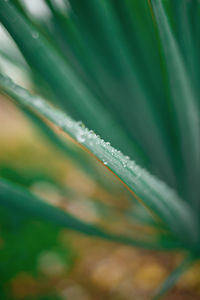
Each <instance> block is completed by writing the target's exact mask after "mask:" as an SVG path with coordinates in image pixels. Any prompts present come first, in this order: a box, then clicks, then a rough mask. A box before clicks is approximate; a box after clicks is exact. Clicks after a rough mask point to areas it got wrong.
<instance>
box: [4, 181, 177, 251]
mask: <svg viewBox="0 0 200 300" xmlns="http://www.w3.org/2000/svg"><path fill="white" fill-rule="evenodd" d="M0 205H1V206H3V207H7V208H9V209H11V210H14V211H15V212H16V213H17V212H19V213H20V214H25V215H27V214H28V215H29V216H31V217H34V218H39V219H40V218H41V219H42V220H46V221H49V222H51V223H53V224H56V225H59V226H61V227H66V228H68V229H71V230H75V231H78V232H81V233H84V234H86V235H89V236H93V237H97V238H101V239H106V240H109V241H113V242H118V243H122V244H127V245H132V246H138V247H142V248H148V249H160V250H162V249H170V248H171V249H174V248H175V249H176V248H177V249H178V248H179V247H180V245H179V244H178V243H176V242H174V241H173V240H172V241H167V240H165V241H163V242H162V241H161V243H159V241H157V240H156V239H154V240H152V239H149V238H148V237H147V239H146V240H145V241H143V240H134V239H132V238H129V237H126V236H121V235H115V234H112V233H109V232H106V231H104V230H102V229H100V228H98V227H96V226H95V225H90V224H87V223H85V222H83V221H80V220H79V219H77V218H75V217H73V216H72V215H70V214H69V213H67V212H65V211H62V210H60V209H58V208H56V207H54V206H52V205H50V204H48V203H47V202H45V201H42V200H41V199H40V198H38V197H36V196H35V195H33V194H32V193H30V192H29V191H28V190H25V189H23V188H22V187H19V186H17V185H14V184H11V183H10V182H9V181H6V180H3V179H0Z"/></svg>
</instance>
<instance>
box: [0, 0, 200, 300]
mask: <svg viewBox="0 0 200 300" xmlns="http://www.w3.org/2000/svg"><path fill="white" fill-rule="evenodd" d="M57 3H58V4H59V5H60V6H62V1H61V0H59V1H58V0H57ZM24 4H25V5H26V7H27V9H28V10H31V12H32V14H33V15H35V16H36V17H37V18H44V17H45V18H48V17H49V11H48V9H47V7H46V6H45V5H44V2H43V1H39V0H37V1H36V0H34V1H28V0H26V1H24ZM16 53H17V59H15V64H13V63H11V62H12V58H13V60H14V58H16ZM16 62H18V63H16ZM23 67H24V68H27V69H28V66H27V65H26V62H25V61H24V59H23V58H22V56H21V55H20V53H19V51H18V50H17V48H16V46H15V44H14V43H13V42H12V40H11V38H10V37H9V36H8V34H7V33H6V32H5V31H4V29H3V28H2V27H0V69H1V71H6V73H7V74H8V75H9V76H10V77H11V78H13V79H14V80H15V81H16V82H17V83H19V84H21V85H22V86H24V87H27V88H28V89H29V90H33V86H32V79H31V78H30V77H28V76H27V72H24V70H23ZM60 139H61V142H62V143H63V144H66V145H67V147H68V149H69V151H70V149H71V150H73V153H75V159H74V160H71V159H69V157H67V156H66V155H65V154H64V153H63V152H62V151H61V150H60V149H58V148H57V147H55V146H53V145H52V143H51V142H50V141H49V140H48V139H47V138H46V137H45V136H44V135H42V134H41V132H40V131H39V130H38V128H37V126H35V125H33V123H32V122H30V120H29V118H28V117H26V116H25V115H24V114H22V112H21V111H19V110H18V109H17V107H16V106H15V105H14V104H13V103H12V102H11V101H10V100H9V99H7V98H6V97H5V96H3V95H1V96H0V176H1V177H2V178H6V179H9V180H13V181H15V182H16V183H18V184H20V185H23V186H26V187H28V188H29V189H30V190H31V191H32V192H33V193H34V194H36V195H38V196H41V197H42V198H43V199H45V200H46V201H48V202H49V203H51V204H53V205H56V206H57V207H59V208H61V209H63V210H66V211H68V212H70V213H71V214H72V215H74V216H76V217H78V218H80V219H81V220H83V221H86V222H88V223H91V224H95V225H101V226H102V227H103V228H105V229H107V230H109V231H111V232H116V233H123V234H126V235H129V236H131V235H132V233H133V231H134V232H136V233H138V234H140V235H142V234H143V233H145V234H146V233H147V234H154V228H153V226H152V227H151V226H149V225H148V226H144V225H141V224H140V220H139V219H138V220H136V215H137V214H136V212H139V211H140V210H141V208H140V206H139V205H138V204H136V203H134V201H133V199H132V196H131V195H130V194H129V193H128V191H127V190H126V189H125V188H124V187H123V185H122V184H121V183H120V182H119V181H118V180H117V179H116V178H115V177H114V175H113V174H111V173H109V171H108V170H107V169H106V168H105V167H104V166H102V165H101V164H100V163H99V162H98V161H96V160H95V159H94V158H92V157H91V156H90V155H89V154H88V153H86V152H84V151H83V150H82V149H81V148H79V146H78V145H76V144H74V143H73V142H72V141H70V140H69V139H66V137H65V136H63V135H62V134H60ZM77 157H79V158H81V161H82V163H83V162H85V164H86V165H87V168H88V175H87V174H85V172H82V170H81V168H80V165H79V164H76V163H74V161H76V159H77ZM94 169H95V174H98V178H94V179H95V180H92V178H93V176H91V172H92V170H94ZM95 176H96V175H95ZM141 216H142V214H141ZM143 218H147V219H148V218H149V216H148V215H144V216H143ZM132 220H134V223H133V222H132ZM181 258H182V255H181V254H176V253H163V252H162V253H159V252H156V253H155V252H153V251H147V250H141V249H137V248H133V247H129V246H124V245H120V244H117V243H112V242H106V241H103V240H100V239H97V238H90V237H87V236H84V235H83V234H78V233H75V232H72V231H70V230H66V229H63V228H60V227H59V226H55V225H52V224H50V223H48V222H45V221H41V220H39V219H30V217H29V216H26V215H24V214H23V213H22V212H20V211H10V210H9V211H8V210H6V209H5V208H0V298H1V299H2V300H15V299H21V300H54V299H55V300H103V299H104V300H106V299H108V300H118V299H119V300H132V299H136V300H145V299H150V298H151V296H152V295H153V293H154V292H155V290H156V289H157V287H158V286H159V285H160V284H161V283H162V282H163V281H164V279H165V278H166V277H167V275H168V274H169V273H170V271H172V270H173V268H174V267H175V266H176V265H177V264H178V263H179V261H180V260H181ZM166 299H176V300H177V299H182V300H184V299H187V300H188V299H193V300H195V299H200V268H199V264H196V265H195V266H194V267H193V268H192V269H191V270H190V271H189V272H187V273H186V274H185V275H184V276H183V277H182V278H181V280H180V281H179V282H178V283H177V285H176V287H175V288H173V290H172V291H171V292H170V293H169V294H168V295H167V296H166Z"/></svg>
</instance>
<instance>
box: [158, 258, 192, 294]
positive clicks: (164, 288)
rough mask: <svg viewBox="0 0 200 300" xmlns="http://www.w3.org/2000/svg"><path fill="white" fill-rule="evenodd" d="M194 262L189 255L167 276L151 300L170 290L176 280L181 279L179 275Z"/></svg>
mask: <svg viewBox="0 0 200 300" xmlns="http://www.w3.org/2000/svg"><path fill="white" fill-rule="evenodd" d="M194 262H195V258H194V256H193V255H191V254H189V255H188V256H187V257H186V258H185V259H184V260H183V261H182V263H181V264H180V265H179V266H178V267H177V268H176V269H175V270H174V271H173V272H172V273H171V275H169V277H168V278H167V280H166V281H165V282H164V284H163V285H162V286H161V288H160V289H159V291H158V292H157V293H156V295H155V296H154V297H153V299H152V300H158V299H160V298H161V297H162V296H163V295H164V294H165V293H166V292H167V291H168V290H169V289H171V288H172V287H173V286H174V284H175V283H176V282H177V280H178V279H179V278H180V277H181V275H182V274H183V273H184V272H185V271H187V270H188V268H189V267H190V266H191V265H192V264H193V263H194Z"/></svg>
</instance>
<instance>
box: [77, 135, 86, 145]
mask: <svg viewBox="0 0 200 300" xmlns="http://www.w3.org/2000/svg"><path fill="white" fill-rule="evenodd" d="M76 138H77V140H78V142H79V143H83V142H85V138H84V136H83V132H79V133H78V134H77V136H76Z"/></svg>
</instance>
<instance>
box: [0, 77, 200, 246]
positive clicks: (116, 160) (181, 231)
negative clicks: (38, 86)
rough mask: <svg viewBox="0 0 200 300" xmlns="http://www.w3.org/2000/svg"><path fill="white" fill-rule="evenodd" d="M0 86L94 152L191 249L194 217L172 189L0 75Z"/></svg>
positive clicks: (195, 237) (195, 230)
mask: <svg viewBox="0 0 200 300" xmlns="http://www.w3.org/2000/svg"><path fill="white" fill-rule="evenodd" d="M0 87H1V89H2V90H3V91H4V92H5V93H6V94H7V95H8V96H10V97H11V98H14V99H15V100H16V102H17V103H18V104H20V105H23V106H25V107H28V108H31V109H33V110H35V111H36V112H37V113H39V114H40V115H42V116H44V117H46V118H47V119H48V120H49V121H51V122H53V123H54V124H56V125H57V126H58V127H60V128H62V130H63V131H64V132H65V133H67V134H68V135H70V136H71V137H72V138H73V139H74V140H75V141H77V142H78V143H80V144H81V145H82V146H84V147H85V148H86V149H88V150H89V152H91V153H93V154H94V155H95V156H96V157H97V158H98V159H99V160H100V161H102V162H103V163H104V165H106V166H107V167H108V168H109V169H110V170H111V171H112V172H113V173H114V174H115V175H116V176H117V177H118V178H120V180H121V181H122V182H123V183H124V184H125V185H126V186H127V187H128V188H129V190H130V191H132V192H133V193H134V195H135V197H136V198H137V199H138V200H139V201H141V202H142V203H143V204H144V205H145V206H146V207H148V208H149V209H150V210H151V211H153V212H154V213H155V214H156V215H157V216H158V217H159V218H160V219H161V220H162V221H163V222H165V224H166V225H167V226H168V227H169V229H170V230H171V232H173V233H174V234H175V235H176V236H177V238H179V239H180V240H183V241H184V243H185V245H184V246H185V247H188V246H189V247H193V246H194V244H196V243H197V241H198V234H199V231H198V223H197V219H196V215H195V214H194V212H193V211H192V210H191V209H190V207H189V206H188V205H187V203H186V202H184V201H183V200H182V199H181V198H180V197H179V196H178V195H177V194H176V193H175V192H174V191H173V190H172V189H170V188H169V187H168V186H166V185H165V184H164V183H163V182H161V181H160V180H158V179H157V178H155V177H154V176H152V175H151V174H149V173H148V172H147V171H146V170H144V169H142V168H140V167H139V166H137V165H136V164H135V162H133V161H131V160H130V159H129V158H127V157H125V156H124V155H123V154H122V153H121V152H119V151H117V150H116V149H114V148H113V147H112V146H111V145H110V143H109V142H107V143H106V142H104V141H103V140H102V139H100V137H98V136H97V135H96V134H95V133H94V132H92V131H90V130H88V129H87V128H85V127H84V125H81V124H80V123H79V122H75V121H74V120H72V119H71V118H70V117H68V116H67V115H65V114H64V113H63V112H61V111H59V110H58V109H55V108H53V107H52V106H50V105H49V104H48V103H47V102H46V101H44V100H43V99H42V98H40V97H38V96H33V95H31V94H30V93H29V92H28V91H27V90H25V89H23V88H21V87H19V86H18V85H16V84H14V82H13V81H12V80H11V79H9V78H8V77H5V76H3V75H0Z"/></svg>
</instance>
